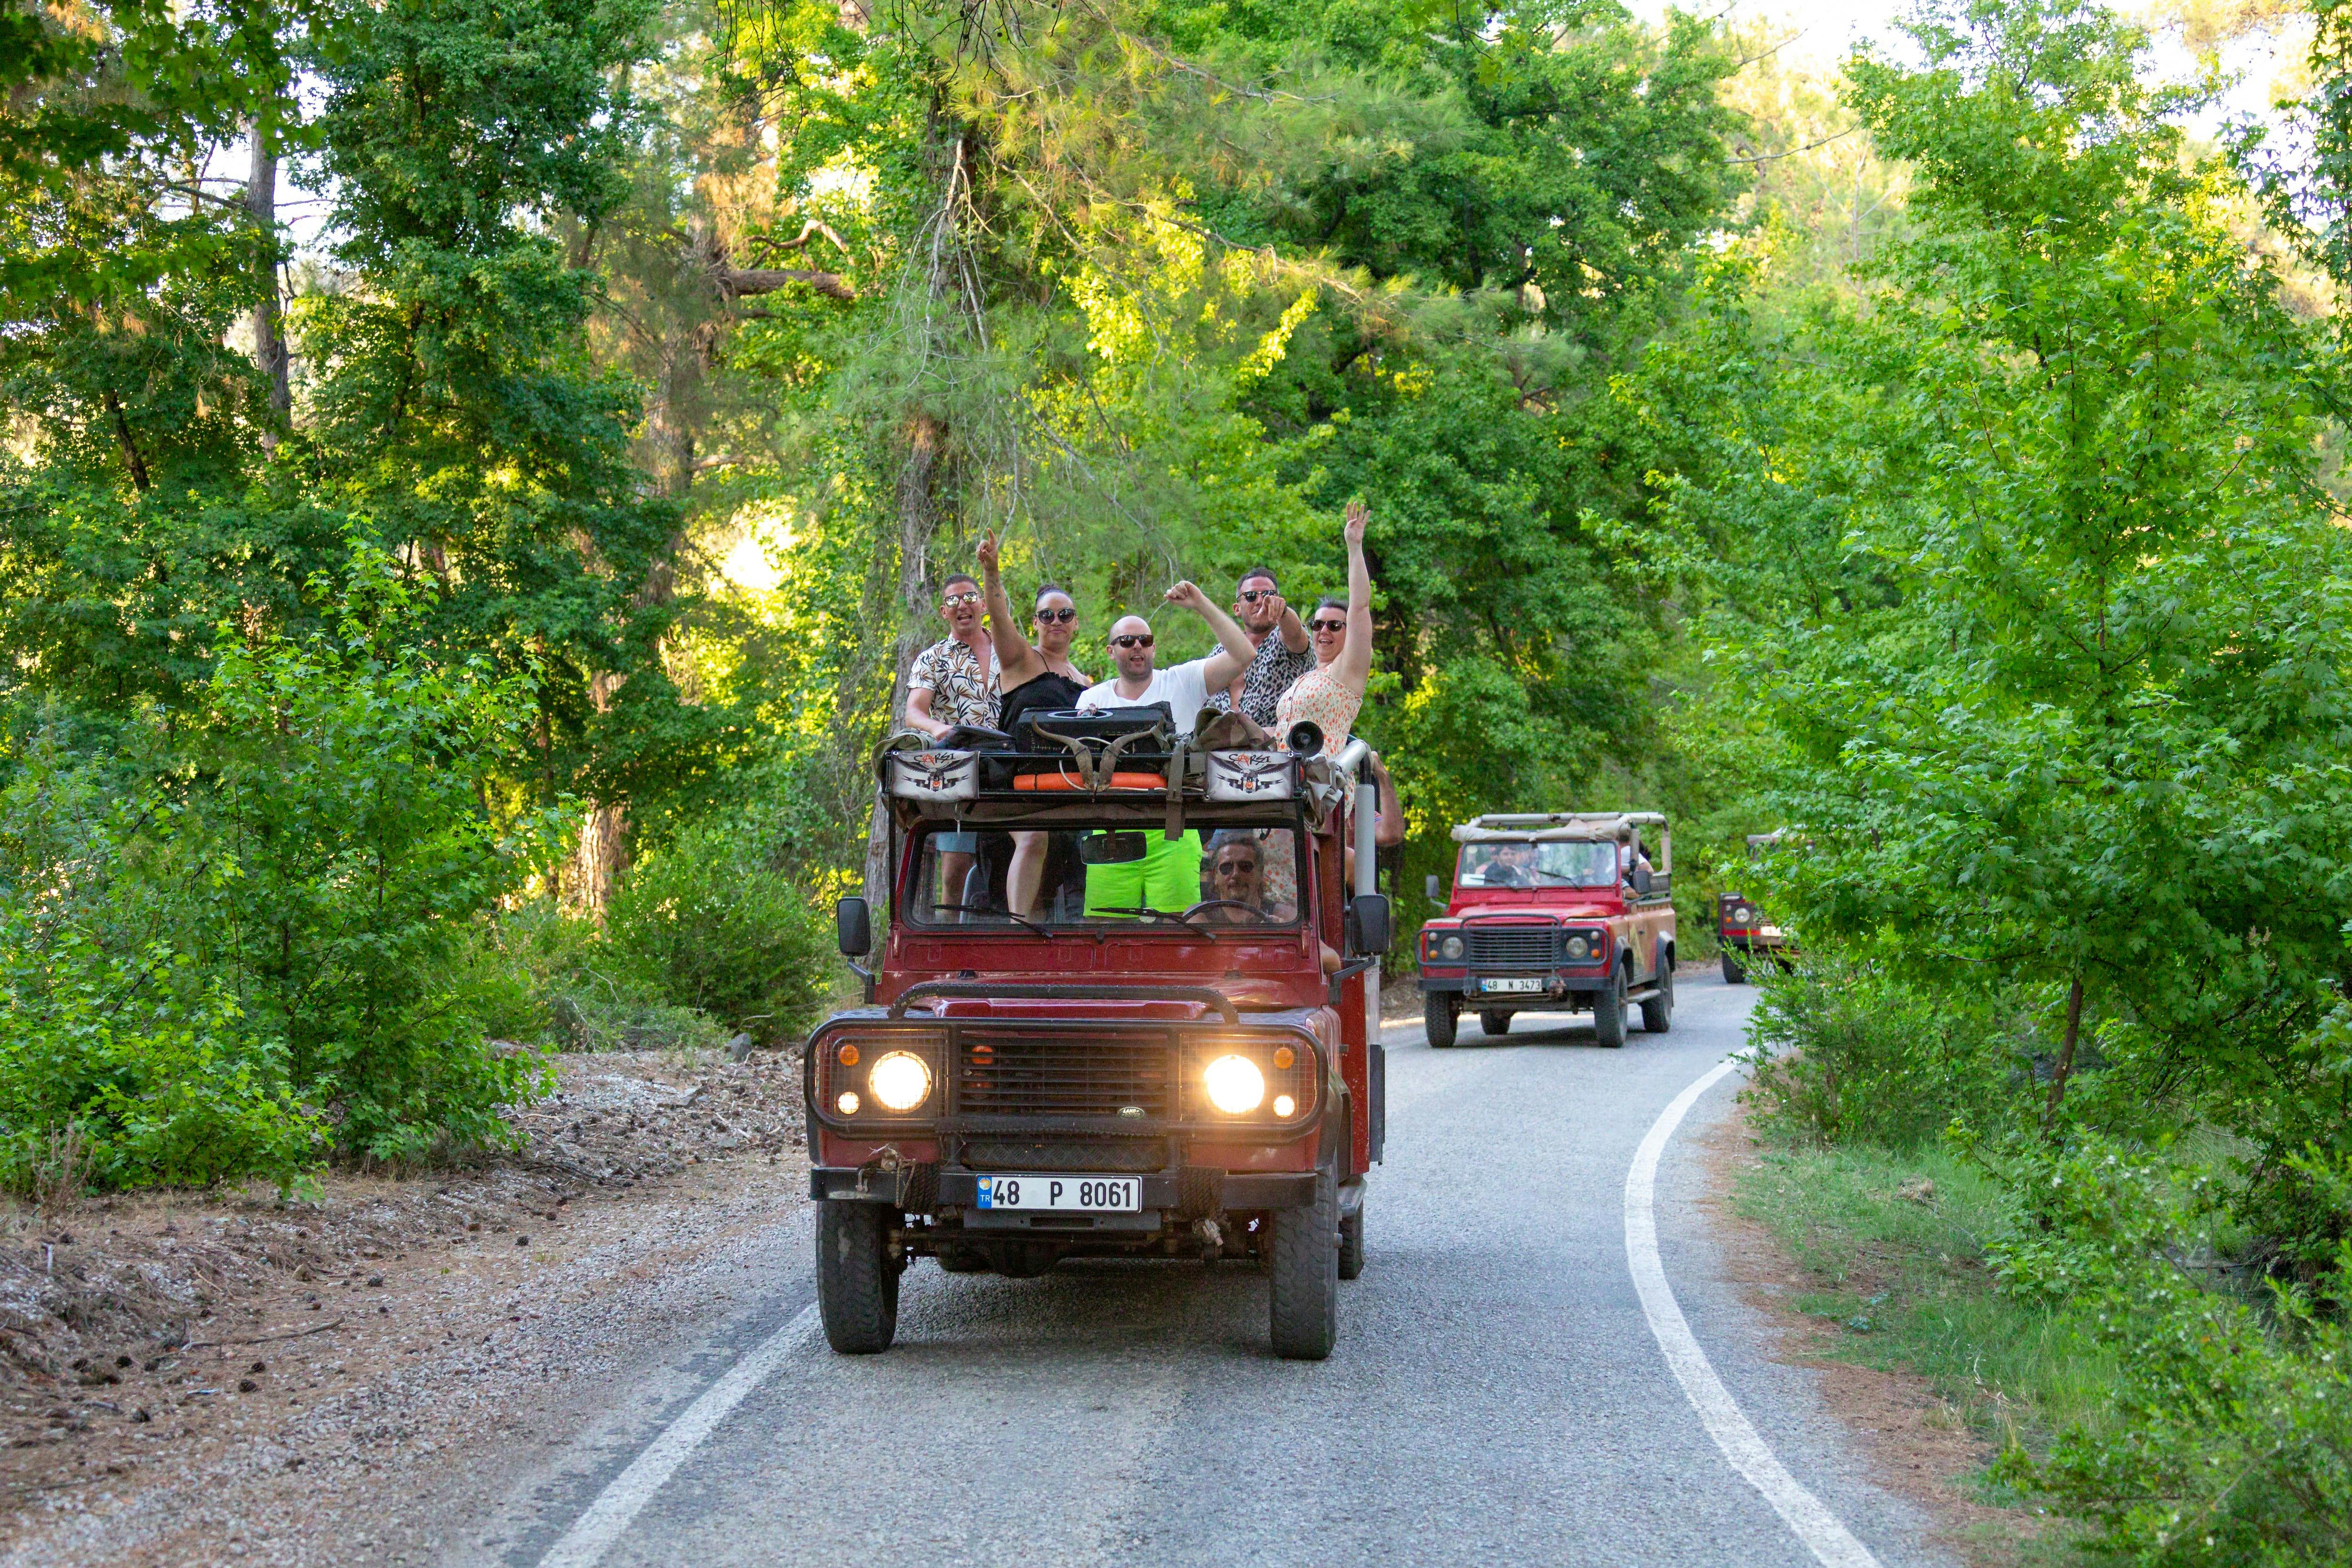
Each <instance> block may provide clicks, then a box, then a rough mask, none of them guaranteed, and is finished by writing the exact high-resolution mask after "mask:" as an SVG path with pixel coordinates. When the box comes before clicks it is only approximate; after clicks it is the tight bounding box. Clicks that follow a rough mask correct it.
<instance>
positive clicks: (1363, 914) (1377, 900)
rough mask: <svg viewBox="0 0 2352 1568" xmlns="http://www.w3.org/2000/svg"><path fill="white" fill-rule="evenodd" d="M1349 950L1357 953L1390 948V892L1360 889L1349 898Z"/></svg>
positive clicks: (1377, 953)
mask: <svg viewBox="0 0 2352 1568" xmlns="http://www.w3.org/2000/svg"><path fill="white" fill-rule="evenodd" d="M1346 925H1347V936H1348V950H1349V952H1350V953H1353V954H1356V955H1358V956H1377V955H1379V954H1381V953H1385V952H1387V951H1388V950H1389V937H1390V935H1391V933H1390V930H1389V895H1388V894H1385V893H1360V894H1356V896H1355V897H1353V898H1351V899H1349V901H1348V917H1347V921H1346Z"/></svg>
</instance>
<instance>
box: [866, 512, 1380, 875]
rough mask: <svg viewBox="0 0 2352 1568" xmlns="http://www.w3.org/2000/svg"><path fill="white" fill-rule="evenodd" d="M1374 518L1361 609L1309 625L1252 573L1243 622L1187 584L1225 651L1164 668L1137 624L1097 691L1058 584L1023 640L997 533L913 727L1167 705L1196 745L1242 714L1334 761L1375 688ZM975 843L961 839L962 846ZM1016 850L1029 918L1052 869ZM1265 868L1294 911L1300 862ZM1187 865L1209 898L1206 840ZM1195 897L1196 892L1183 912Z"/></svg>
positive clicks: (1180, 597) (1127, 627)
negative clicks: (1076, 658) (1302, 734)
mask: <svg viewBox="0 0 2352 1568" xmlns="http://www.w3.org/2000/svg"><path fill="white" fill-rule="evenodd" d="M1367 515H1368V514H1367V513H1366V511H1365V508H1364V506H1363V503H1362V502H1360V501H1359V502H1353V503H1350V504H1349V507H1348V512H1347V518H1346V522H1345V526H1344V528H1343V529H1342V534H1343V537H1344V538H1346V540H1347V547H1348V597H1347V598H1346V599H1344V600H1342V599H1332V598H1325V599H1323V600H1322V601H1319V602H1318V604H1317V605H1316V607H1315V609H1314V611H1313V612H1311V613H1310V614H1309V616H1308V618H1307V622H1306V624H1305V625H1303V626H1302V625H1301V624H1300V623H1299V620H1298V615H1297V612H1295V611H1294V610H1292V609H1291V608H1290V606H1289V604H1288V602H1287V601H1285V600H1284V599H1283V597H1282V592H1281V587H1280V584H1279V583H1278V582H1277V580H1276V577H1275V574H1274V572H1273V571H1272V570H1270V569H1268V568H1265V567H1262V566H1261V567H1252V568H1251V569H1250V570H1247V571H1245V572H1244V573H1243V574H1242V576H1241V580H1240V581H1239V582H1238V583H1237V584H1236V585H1235V589H1234V607H1233V613H1232V614H1230V615H1228V614H1227V613H1226V612H1224V611H1223V610H1220V609H1219V608H1217V606H1216V605H1215V604H1214V603H1213V602H1212V601H1211V600H1210V598H1209V596H1208V595H1207V594H1205V593H1203V592H1202V591H1201V590H1200V589H1199V588H1198V587H1196V586H1194V585H1193V584H1192V583H1190V582H1179V583H1177V584H1176V585H1175V586H1174V587H1172V588H1171V589H1170V590H1168V592H1167V596H1166V597H1167V602H1169V603H1171V604H1174V605H1179V606H1181V607H1182V608H1184V609H1187V610H1190V611H1192V612H1193V613H1194V614H1196V615H1198V616H1200V617H1201V619H1202V621H1204V622H1207V623H1208V626H1209V630H1210V631H1211V632H1213V633H1215V635H1216V639H1217V647H1216V650H1215V651H1214V652H1213V653H1209V654H1208V655H1207V656H1206V657H1204V658H1199V659H1192V660H1189V661H1187V662H1185V663H1183V664H1174V665H1171V666H1169V667H1168V668H1165V669H1162V668H1160V664H1159V659H1158V656H1157V653H1156V651H1155V650H1156V642H1157V640H1156V639H1155V637H1154V636H1153V634H1152V631H1151V626H1150V622H1147V621H1145V620H1144V618H1143V617H1142V616H1140V615H1124V616H1121V617H1120V618H1119V619H1118V621H1116V622H1112V624H1111V628H1110V638H1109V645H1110V656H1111V663H1112V664H1113V665H1114V666H1115V667H1116V668H1117V671H1118V673H1117V674H1114V675H1113V676H1112V677H1111V678H1110V679H1108V680H1107V681H1100V682H1097V683H1094V684H1091V685H1090V684H1088V682H1087V677H1086V675H1085V674H1083V673H1082V672H1081V671H1079V669H1078V668H1077V666H1076V665H1075V664H1072V663H1071V662H1070V643H1071V641H1072V639H1073V638H1074V637H1075V636H1076V632H1077V620H1078V610H1077V604H1076V601H1074V600H1073V599H1072V598H1071V596H1070V593H1069V591H1068V590H1066V589H1065V588H1063V587H1062V586H1061V585H1059V584H1058V583H1052V582H1048V583H1045V584H1042V585H1040V586H1039V588H1038V590H1037V593H1036V597H1035V599H1034V601H1033V603H1032V607H1031V614H1030V622H1029V631H1030V634H1031V638H1034V641H1031V640H1030V639H1027V638H1024V637H1023V636H1022V634H1021V632H1020V631H1019V630H1018V623H1017V622H1015V621H1014V619H1013V609H1012V604H1011V601H1009V600H1008V599H1007V598H1006V596H1005V592H1004V584H1003V579H1002V577H1001V576H1000V575H999V572H998V564H997V544H996V536H995V535H993V534H990V535H989V536H987V537H986V538H983V539H982V541H981V544H980V549H979V558H980V570H981V580H979V581H975V580H973V579H972V578H971V576H969V575H968V574H966V573H963V572H956V573H953V574H951V575H950V577H949V578H948V580H947V582H946V584H945V591H944V594H943V596H942V598H941V600H940V615H941V616H942V617H944V618H945V620H946V621H947V623H948V635H947V636H945V637H944V638H942V639H940V641H939V642H937V643H932V644H931V645H930V646H929V647H928V648H926V649H924V650H923V651H922V653H920V654H919V656H918V657H917V658H916V660H915V664H914V669H913V671H912V672H911V674H909V676H908V691H907V716H906V717H907V724H908V727H909V728H913V729H919V730H921V731H923V732H924V733H925V734H928V735H930V736H932V737H936V738H940V739H944V738H945V737H947V735H948V733H949V732H950V730H952V729H954V728H955V727H956V726H958V725H971V726H974V727H979V728H982V729H993V730H1000V731H1003V732H1006V733H1010V732H1011V731H1012V729H1013V726H1014V725H1015V724H1016V723H1017V722H1018V721H1019V719H1020V717H1021V716H1022V715H1024V714H1025V713H1029V712H1033V711H1034V712H1040V713H1047V712H1055V711H1066V710H1068V709H1071V708H1076V709H1080V710H1087V709H1097V708H1114V707H1137V706H1147V705H1150V704H1152V703H1166V704H1167V705H1168V711H1169V715H1170V716H1171V719H1172V720H1173V721H1174V724H1175V727H1176V730H1177V732H1178V733H1179V734H1181V735H1189V734H1191V733H1192V729H1193V726H1194V723H1195V721H1196V720H1197V719H1198V718H1199V716H1200V714H1201V712H1202V709H1203V708H1211V709H1216V710H1219V711H1226V710H1231V709H1235V708H1238V709H1239V711H1240V712H1241V713H1242V714H1244V716H1247V717H1248V718H1250V719H1251V720H1253V721H1255V723H1256V724H1258V725H1259V726H1261V727H1264V728H1265V729H1266V730H1267V731H1268V732H1270V733H1271V734H1273V735H1275V736H1276V737H1282V736H1286V735H1288V734H1289V733H1290V730H1291V728H1292V727H1293V726H1295V725H1297V724H1298V723H1299V722H1300V721H1301V720H1306V721H1309V722H1311V723H1313V724H1314V725H1315V726H1316V727H1317V728H1318V729H1320V730H1321V731H1322V732H1323V737H1324V741H1323V745H1324V750H1325V751H1326V752H1327V753H1335V752H1337V751H1338V750H1339V748H1340V747H1344V746H1346V745H1347V744H1348V736H1349V730H1350V729H1351V728H1352V727H1353V726H1354V724H1355V722H1356V715H1357V713H1358V711H1359V710H1360V708H1361V707H1362V706H1363V702H1364V684H1365V681H1366V679H1367V677H1368V676H1369V675H1370V673H1371V663H1372V579H1371V573H1370V570H1369V569H1368V568H1367V567H1366V566H1365V564H1364V524H1365V520H1366V517H1367ZM983 611H984V612H985V620H984V621H983V618H982V612H983ZM1372 768H1373V771H1374V775H1375V777H1376V778H1377V779H1378V780H1379V786H1380V797H1379V808H1380V810H1379V814H1380V816H1381V823H1380V827H1381V835H1380V836H1381V841H1383V842H1394V841H1397V840H1399V839H1401V838H1402V827H1403V822H1402V818H1401V816H1400V815H1399V813H1398V811H1397V809H1396V800H1395V796H1394V794H1393V792H1392V791H1391V789H1390V788H1389V781H1388V775H1387V770H1386V769H1385V768H1382V766H1381V761H1380V758H1379V757H1378V756H1377V755H1375V756H1374V757H1373V758H1372ZM969 836H970V835H965V834H951V835H949V837H950V838H951V839H954V840H957V841H956V842H946V841H942V842H941V844H940V850H941V852H942V854H943V856H944V857H953V858H955V859H960V860H962V861H963V863H964V864H965V865H967V866H968V865H969V864H970V861H969V859H968V858H965V857H968V856H969V855H970V853H971V851H972V849H973V847H974V846H972V845H971V844H969V843H966V842H962V840H964V839H966V838H968V837H969ZM1185 837H1186V838H1187V839H1192V837H1193V836H1192V835H1190V834H1187V835H1185ZM1013 840H1014V844H1013V863H1012V866H1011V868H1010V872H1009V874H1008V877H1007V884H1008V885H1007V890H1006V891H1007V895H1008V901H1009V903H1010V904H1011V907H1012V908H1013V909H1014V910H1016V911H1019V910H1024V909H1025V908H1026V907H1027V906H1028V904H1030V902H1031V901H1032V900H1033V899H1034V897H1035V895H1036V892H1037V888H1038V882H1039V878H1040V876H1041V875H1042V873H1043V869H1044V862H1045V842H1044V841H1045V835H1044V834H1043V833H1016V834H1014V835H1013ZM1155 847H1156V846H1155ZM1229 858H1239V857H1238V856H1235V857H1229ZM1263 858H1264V862H1265V863H1264V865H1263V870H1262V873H1261V875H1262V878H1263V882H1264V887H1263V891H1262V894H1260V895H1259V896H1260V897H1261V898H1262V899H1263V902H1264V904H1265V907H1267V908H1269V909H1273V910H1281V909H1283V908H1285V907H1286V906H1291V905H1295V904H1296V901H1297V886H1296V878H1297V867H1296V864H1295V863H1294V862H1293V858H1292V857H1291V856H1290V855H1287V854H1267V855H1265V856H1264V857H1263ZM1185 859H1186V863H1188V864H1189V865H1190V866H1191V868H1192V881H1193V889H1192V891H1198V890H1199V876H1200V873H1201V871H1202V869H1203V868H1202V866H1201V864H1200V862H1201V859H1202V854H1201V850H1200V847H1199V844H1198V842H1197V841H1196V840H1195V841H1193V842H1192V844H1191V845H1190V846H1189V855H1188V856H1186V857H1185ZM942 869H943V870H945V871H946V872H947V873H948V885H949V886H950V887H951V888H952V887H955V886H957V885H958V883H957V880H956V872H957V869H958V868H957V867H956V866H954V865H952V864H950V865H946V866H943V868H942ZM1176 870H1177V867H1176V866H1175V865H1174V864H1172V863H1171V865H1170V866H1168V867H1167V868H1166V871H1167V872H1169V873H1175V872H1176ZM1145 875H1146V877H1147V879H1148V880H1150V881H1155V882H1156V881H1164V880H1166V877H1165V876H1160V877H1153V876H1151V875H1150V873H1145ZM1178 880H1179V881H1181V876H1179V877H1178ZM1204 896H1205V895H1204ZM1190 897H1191V893H1190V892H1187V893H1186V894H1185V896H1184V900H1182V901H1179V904H1178V906H1179V907H1181V903H1182V902H1186V901H1189V899H1190ZM1149 902H1150V904H1152V905H1153V906H1154V907H1160V906H1164V904H1165V903H1166V902H1167V900H1166V899H1165V898H1164V897H1163V896H1152V897H1150V899H1149Z"/></svg>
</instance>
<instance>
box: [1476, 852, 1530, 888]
mask: <svg viewBox="0 0 2352 1568" xmlns="http://www.w3.org/2000/svg"><path fill="white" fill-rule="evenodd" d="M1535 884H1536V847H1535V845H1533V844H1531V843H1527V842H1524V841H1523V842H1518V843H1508V844H1505V845H1504V846H1503V847H1502V848H1500V849H1498V850H1496V852H1495V860H1494V863H1493V864H1491V865H1489V866H1488V867H1487V868H1486V885H1487V886H1488V887H1533V886H1535Z"/></svg>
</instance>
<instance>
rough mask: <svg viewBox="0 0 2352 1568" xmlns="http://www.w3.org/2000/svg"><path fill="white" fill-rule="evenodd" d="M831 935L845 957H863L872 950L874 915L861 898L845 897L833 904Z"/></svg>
mask: <svg viewBox="0 0 2352 1568" xmlns="http://www.w3.org/2000/svg"><path fill="white" fill-rule="evenodd" d="M833 937H834V940H835V942H838V943H839V944H840V945H841V956H843V957H845V958H863V957H864V956H866V954H868V953H871V952H872V951H874V917H873V916H872V915H868V914H867V913H866V901H865V900H864V899H862V898H856V897H851V898H845V899H843V900H841V901H840V902H839V903H837V904H835V905H834V906H833Z"/></svg>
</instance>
